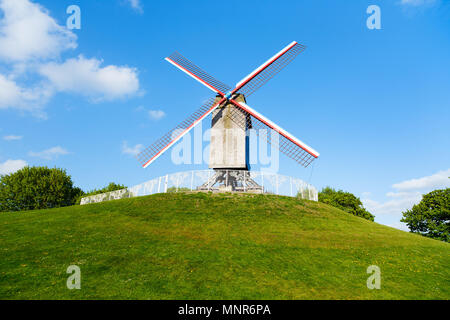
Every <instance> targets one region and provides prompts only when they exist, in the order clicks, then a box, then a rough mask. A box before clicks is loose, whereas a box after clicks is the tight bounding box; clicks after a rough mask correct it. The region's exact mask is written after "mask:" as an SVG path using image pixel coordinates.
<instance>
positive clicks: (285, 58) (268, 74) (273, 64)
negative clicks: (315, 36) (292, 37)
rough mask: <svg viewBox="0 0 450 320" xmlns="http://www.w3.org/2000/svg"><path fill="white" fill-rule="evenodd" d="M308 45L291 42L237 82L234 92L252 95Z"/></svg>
mask: <svg viewBox="0 0 450 320" xmlns="http://www.w3.org/2000/svg"><path fill="white" fill-rule="evenodd" d="M305 49H306V46H304V45H302V44H299V43H297V42H296V41H293V42H291V43H290V44H289V45H288V46H286V47H285V48H283V49H282V50H281V51H280V52H278V53H277V54H275V55H274V56H273V57H272V58H270V59H269V60H267V61H266V62H264V63H263V64H262V65H261V66H260V67H258V68H257V69H255V71H253V72H252V73H250V74H249V75H248V76H246V77H245V78H244V79H242V80H241V81H239V82H238V83H237V84H236V88H235V89H234V90H233V93H235V92H237V93H241V94H243V95H244V96H245V97H248V96H250V95H251V94H252V93H253V92H255V91H256V90H258V89H259V88H260V87H261V86H262V85H264V84H265V83H266V82H267V81H269V80H270V79H272V78H273V77H274V76H275V75H276V74H277V73H278V72H280V71H281V70H282V69H283V68H284V67H285V66H287V65H288V64H289V63H290V62H291V61H292V60H293V59H294V58H295V57H296V56H297V55H299V54H300V53H301V52H303V51H304V50H305Z"/></svg>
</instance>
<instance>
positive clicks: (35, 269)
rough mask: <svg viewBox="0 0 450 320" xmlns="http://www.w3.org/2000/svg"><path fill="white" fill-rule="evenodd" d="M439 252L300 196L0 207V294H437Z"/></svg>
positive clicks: (442, 275)
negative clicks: (75, 276)
mask: <svg viewBox="0 0 450 320" xmlns="http://www.w3.org/2000/svg"><path fill="white" fill-rule="evenodd" d="M449 249H450V245H449V244H447V243H443V242H439V241H436V240H432V239H428V238H425V237H421V236H419V235H414V234H410V233H407V232H403V231H399V230H396V229H393V228H389V227H386V226H382V225H379V224H376V223H373V222H370V221H367V220H363V219H361V218H358V217H354V216H352V215H349V214H347V213H345V212H343V211H340V210H338V209H335V208H333V207H330V206H327V205H325V204H321V203H315V202H311V201H302V200H298V199H295V198H289V197H279V196H269V195H242V194H241V195H233V194H205V193H193V194H189V193H175V194H174V193H172V194H157V195H152V196H147V197H140V198H132V199H124V200H116V201H110V202H105V203H100V204H92V205H85V206H73V207H66V208H59V209H51V210H40V211H28V212H16V213H1V214H0V298H2V299H449V298H450V255H449V253H450V251H449ZM72 264H75V265H78V266H79V267H80V268H81V290H68V289H67V287H66V280H67V277H68V276H69V275H68V274H66V269H67V267H68V266H69V265H72ZM370 265H378V266H379V267H380V268H381V278H382V280H381V289H380V290H369V289H367V287H366V280H367V277H368V276H369V275H368V274H367V273H366V269H367V267H368V266H370Z"/></svg>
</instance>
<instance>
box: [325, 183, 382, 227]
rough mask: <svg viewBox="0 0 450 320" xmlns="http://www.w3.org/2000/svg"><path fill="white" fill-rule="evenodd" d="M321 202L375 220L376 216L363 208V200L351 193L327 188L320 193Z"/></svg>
mask: <svg viewBox="0 0 450 320" xmlns="http://www.w3.org/2000/svg"><path fill="white" fill-rule="evenodd" d="M319 202H323V203H326V204H329V205H331V206H333V207H336V208H339V209H341V210H343V211H345V212H348V213H350V214H353V215H355V216H357V217H361V218H364V219H367V220H370V221H374V219H375V216H374V215H373V214H371V213H370V212H369V211H367V210H366V209H365V208H364V207H363V204H362V202H361V200H360V199H359V198H358V197H356V196H355V195H354V194H351V193H350V192H344V191H342V190H339V191H336V190H334V189H333V188H330V187H326V188H323V189H322V191H320V192H319Z"/></svg>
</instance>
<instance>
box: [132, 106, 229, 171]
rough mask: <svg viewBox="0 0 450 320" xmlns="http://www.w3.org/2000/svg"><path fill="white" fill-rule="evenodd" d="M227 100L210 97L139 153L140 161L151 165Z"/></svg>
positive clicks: (145, 164) (144, 165)
mask: <svg viewBox="0 0 450 320" xmlns="http://www.w3.org/2000/svg"><path fill="white" fill-rule="evenodd" d="M225 100H226V99H224V98H222V99H217V98H211V99H209V100H208V101H207V102H206V103H205V104H204V105H203V106H201V107H200V108H199V109H198V110H197V111H196V112H194V113H193V114H192V115H190V116H189V117H188V118H187V119H186V120H184V121H183V122H181V123H180V124H179V125H178V126H176V127H175V128H174V129H172V130H170V131H169V132H168V133H166V134H165V135H164V136H162V137H161V138H160V139H158V140H157V141H156V142H155V143H153V144H152V145H151V146H149V147H148V148H146V149H145V150H143V151H142V152H141V153H139V154H138V156H137V158H138V160H139V162H141V163H142V166H143V167H144V168H146V167H147V166H148V165H150V163H152V162H153V161H155V160H156V159H157V158H158V157H159V156H160V155H162V154H163V153H164V152H165V151H167V150H168V149H169V148H170V147H171V146H173V145H174V144H175V143H176V142H177V141H178V140H180V139H181V138H182V137H183V136H184V135H185V134H186V133H188V132H189V131H190V130H192V129H193V128H194V127H195V126H196V125H197V124H199V123H200V122H201V121H202V120H203V119H204V118H205V117H207V116H208V115H209V114H210V113H211V112H213V111H214V109H215V108H217V107H218V106H219V105H220V104H221V103H222V102H224V101H225Z"/></svg>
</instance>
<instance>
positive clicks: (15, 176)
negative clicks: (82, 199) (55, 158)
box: [0, 167, 83, 211]
mask: <svg viewBox="0 0 450 320" xmlns="http://www.w3.org/2000/svg"><path fill="white" fill-rule="evenodd" d="M82 192H83V191H82V190H81V189H80V188H76V187H74V186H73V182H72V179H71V177H70V176H69V175H67V173H66V171H65V170H64V169H59V168H52V169H49V168H47V167H24V168H22V169H20V170H19V171H16V172H15V173H11V174H9V175H4V176H1V177H0V211H20V210H33V209H46V208H57V207H64V206H70V205H73V204H74V203H75V201H76V198H77V196H78V195H79V194H80V193H82Z"/></svg>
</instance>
